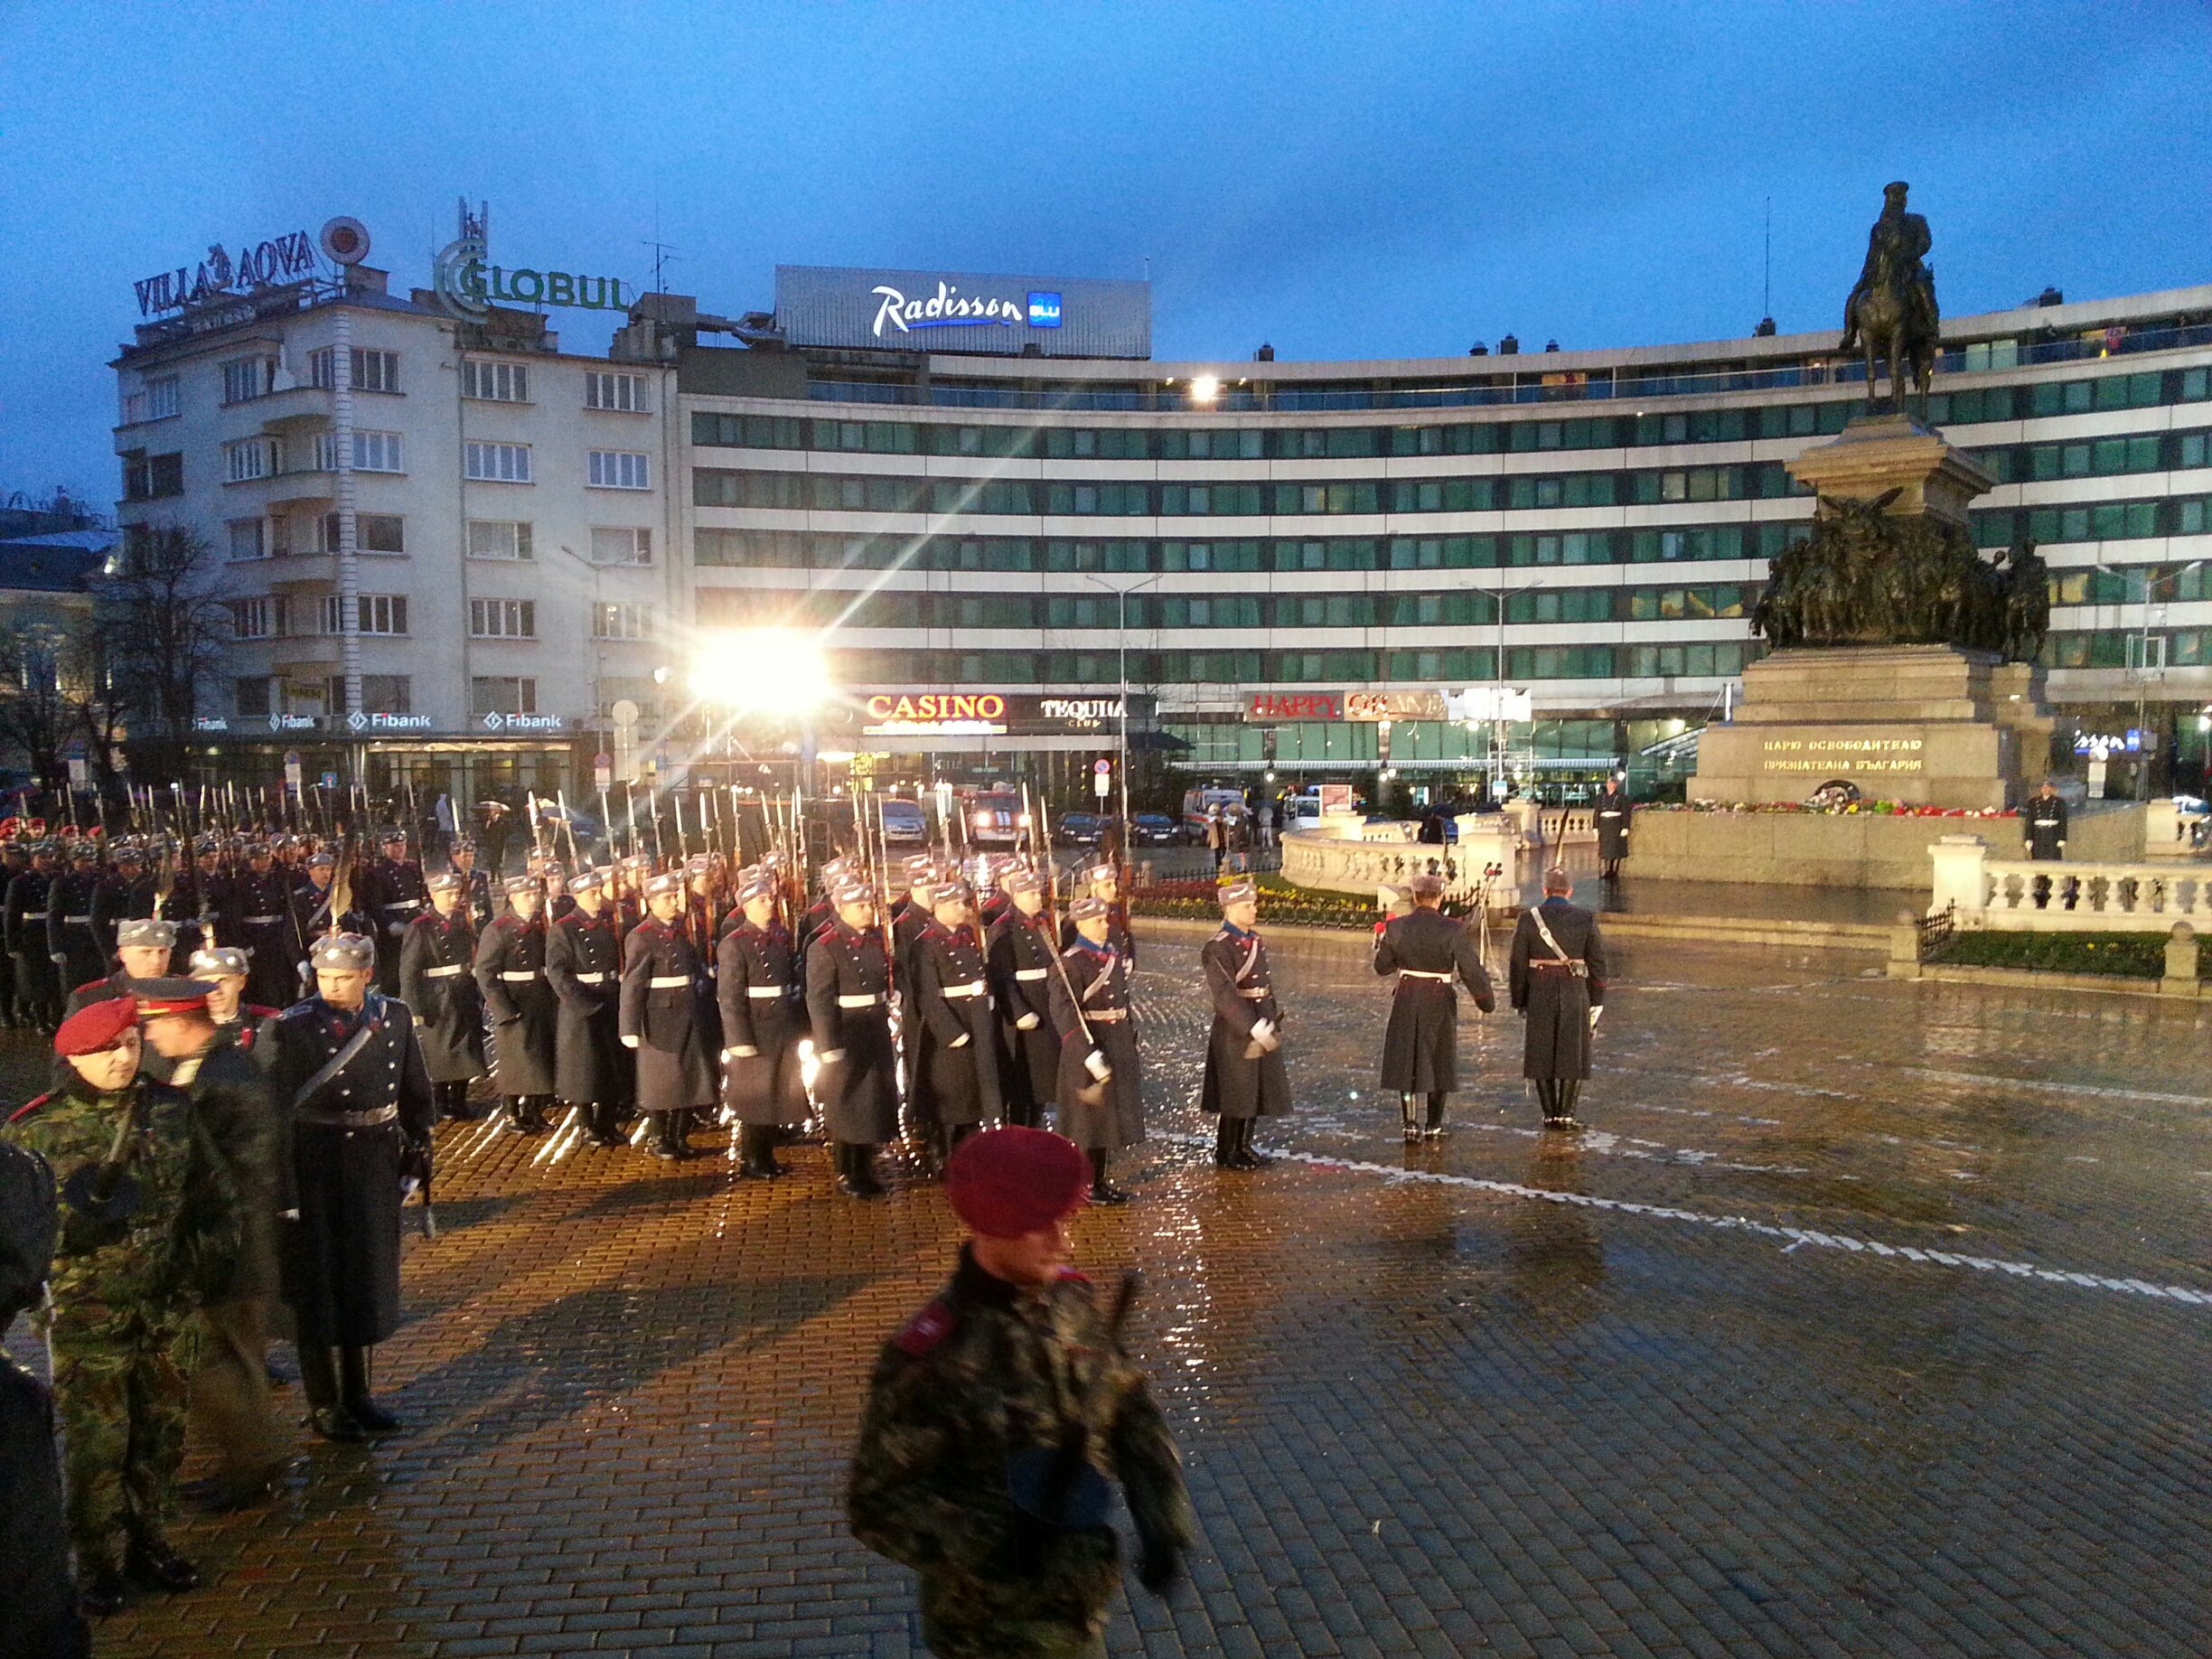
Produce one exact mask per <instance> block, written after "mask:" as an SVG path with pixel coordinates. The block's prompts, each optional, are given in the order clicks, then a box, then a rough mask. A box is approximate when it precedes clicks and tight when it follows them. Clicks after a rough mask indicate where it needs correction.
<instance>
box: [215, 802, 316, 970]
mask: <svg viewBox="0 0 2212 1659" xmlns="http://www.w3.org/2000/svg"><path fill="white" fill-rule="evenodd" d="M276 857H277V855H276V853H275V851H274V849H272V848H270V847H269V845H268V843H267V842H266V841H256V842H253V843H252V844H251V845H250V846H249V847H248V848H247V853H246V868H245V869H244V870H243V871H241V872H240V873H239V876H238V877H237V879H236V880H235V881H233V882H232V884H231V887H230V906H231V913H232V914H231V916H230V923H229V926H228V927H227V929H226V930H225V933H224V934H223V937H224V938H226V939H228V940H229V941H230V942H231V943H233V944H242V945H244V946H245V947H246V958H247V961H248V962H250V963H251V964H252V967H251V970H249V972H248V980H247V994H248V996H249V997H250V998H252V999H253V1000H254V1001H256V1002H258V1003H263V1004H266V1005H267V1006H268V1007H270V1008H289V1007H290V1006H291V1005H292V1004H293V1003H295V1002H296V1001H298V1000H299V997H300V982H299V969H298V966H297V964H298V962H299V961H300V960H301V959H300V957H299V956H298V955H297V954H296V953H295V948H296V947H297V946H298V945H300V944H302V943H304V941H302V940H300V939H298V938H296V937H295V927H294V925H293V922H292V879H291V877H290V876H287V875H286V874H285V873H284V872H283V871H282V870H279V869H278V868H277V865H276Z"/></svg>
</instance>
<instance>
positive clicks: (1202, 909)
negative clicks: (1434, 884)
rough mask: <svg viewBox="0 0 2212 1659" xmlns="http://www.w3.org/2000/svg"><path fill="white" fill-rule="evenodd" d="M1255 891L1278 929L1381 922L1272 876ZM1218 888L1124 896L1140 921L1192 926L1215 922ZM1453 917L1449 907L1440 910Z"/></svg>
mask: <svg viewBox="0 0 2212 1659" xmlns="http://www.w3.org/2000/svg"><path fill="white" fill-rule="evenodd" d="M1251 880H1252V882H1253V883H1254V884H1256V885H1257V886H1258V887H1259V889H1260V921H1261V924H1262V925H1265V924H1267V923H1274V924H1275V925H1276V926H1278V927H1335V928H1344V929H1347V930H1351V931H1355V932H1360V933H1365V932H1368V931H1370V930H1372V929H1373V926H1374V924H1375V923H1377V922H1379V921H1381V920H1382V913H1381V912H1379V911H1378V910H1376V909H1375V907H1374V906H1373V905H1372V904H1364V903H1362V902H1361V901H1360V900H1358V899H1356V898H1353V897H1351V896H1349V895H1345V894H1339V893H1318V892H1308V891H1307V890H1306V889H1305V888H1303V887H1296V886H1291V885H1290V883H1289V882H1287V881H1285V880H1284V879H1283V878H1282V876H1280V875H1279V873H1277V872H1275V871H1272V870H1270V871H1268V872H1266V873H1264V874H1262V875H1258V876H1252V877H1251ZM1219 890H1220V889H1219V886H1218V884H1216V883H1215V882H1214V881H1213V880H1212V879H1210V878H1207V877H1204V876H1201V877H1199V878H1197V879H1195V880H1188V881H1156V882H1154V883H1153V884H1152V885H1151V886H1146V887H1139V888H1137V889H1136V890H1135V891H1134V892H1133V893H1132V894H1131V895H1129V899H1130V904H1129V908H1130V910H1131V911H1132V913H1133V914H1137V915H1140V916H1180V917H1183V918H1186V919H1187V920H1190V921H1195V922H1213V921H1218V920H1219V919H1220V917H1221V904H1220V903H1219V902H1218V901H1217V900H1216V899H1215V897H1214V895H1215V893H1217V892H1218V891H1219ZM1445 910H1446V914H1448V915H1455V916H1456V915H1457V914H1460V912H1459V909H1458V908H1457V906H1454V905H1447V906H1446V907H1445Z"/></svg>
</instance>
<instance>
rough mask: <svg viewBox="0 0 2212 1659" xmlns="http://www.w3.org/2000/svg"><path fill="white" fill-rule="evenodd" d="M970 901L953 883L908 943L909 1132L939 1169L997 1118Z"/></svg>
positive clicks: (993, 1056)
mask: <svg viewBox="0 0 2212 1659" xmlns="http://www.w3.org/2000/svg"><path fill="white" fill-rule="evenodd" d="M973 897H974V895H973V894H972V892H971V891H970V888H969V886H968V884H967V883H966V882H964V881H962V880H961V879H960V878H959V877H958V876H954V877H952V878H951V879H949V880H946V881H942V882H940V883H939V884H938V886H937V888H936V891H935V893H934V895H933V904H932V917H931V923H930V925H929V926H928V927H927V928H925V929H923V932H922V933H921V936H920V937H919V938H918V939H916V940H915V942H914V1008H915V1011H916V1013H917V1014H918V1016H919V1018H918V1019H917V1021H916V1023H915V1028H914V1033H913V1036H912V1038H911V1039H910V1040H911V1041H912V1043H913V1045H914V1055H915V1058H914V1092H913V1094H912V1095H911V1096H909V1098H908V1102H907V1103H908V1105H909V1106H910V1107H911V1108H912V1110H913V1112H914V1121H915V1123H916V1125H917V1126H918V1127H919V1128H920V1129H921V1130H922V1132H923V1134H924V1135H925V1136H926V1137H927V1138H928V1141H929V1145H930V1148H931V1151H932V1153H933V1162H935V1163H937V1164H940V1165H942V1162H943V1161H944V1159H945V1158H948V1157H950V1156H951V1151H952V1148H955V1147H957V1146H958V1145H960V1143H961V1139H963V1138H964V1137H966V1136H967V1135H969V1134H971V1133H972V1132H973V1131H974V1130H975V1129H976V1126H977V1125H978V1124H980V1123H987V1122H989V1121H991V1120H994V1119H996V1118H997V1117H998V1116H999V1114H1000V1111H1001V1110H1002V1107H1001V1104H1000V1099H999V1092H998V1040H997V1032H996V1029H995V1027H996V1025H997V1021H996V1020H995V1019H994V1018H993V1017H992V1014H991V1001H990V979H989V974H988V973H987V972H986V970H985V968H984V961H983V945H982V942H981V940H980V937H979V934H978V933H977V931H976V928H975V926H974V912H973V909H972V908H971V906H972V902H973Z"/></svg>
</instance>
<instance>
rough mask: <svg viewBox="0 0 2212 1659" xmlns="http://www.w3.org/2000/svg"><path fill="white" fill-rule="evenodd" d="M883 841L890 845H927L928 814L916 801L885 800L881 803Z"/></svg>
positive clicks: (928, 836)
mask: <svg viewBox="0 0 2212 1659" xmlns="http://www.w3.org/2000/svg"><path fill="white" fill-rule="evenodd" d="M880 810H881V811H882V813H883V829H884V842H885V844H886V846H890V847H927V846H928V845H929V839H930V834H929V814H928V813H926V812H924V811H923V810H922V803H921V802H920V801H884V802H883V803H882V806H881V809H880Z"/></svg>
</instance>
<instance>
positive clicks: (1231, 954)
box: [1198, 881, 1290, 1169]
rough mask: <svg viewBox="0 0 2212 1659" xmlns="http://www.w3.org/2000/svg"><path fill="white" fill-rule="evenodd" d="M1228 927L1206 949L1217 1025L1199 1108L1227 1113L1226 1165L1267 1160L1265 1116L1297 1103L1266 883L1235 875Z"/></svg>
mask: <svg viewBox="0 0 2212 1659" xmlns="http://www.w3.org/2000/svg"><path fill="white" fill-rule="evenodd" d="M1217 897H1218V900H1219V903H1220V904H1221V911H1222V924H1221V931H1220V932H1218V933H1215V934H1214V937H1213V938H1211V939H1209V940H1207V941H1206V942H1205V943H1204V945H1203V946H1201V947H1200V948H1199V951H1198V962H1199V967H1200V969H1201V970H1203V971H1204V975H1205V987H1206V994H1207V995H1208V996H1209V997H1210V998H1212V999H1213V1003H1214V1028H1213V1030H1212V1031H1210V1032H1209V1033H1208V1034H1207V1036H1206V1056H1205V1076H1204V1082H1203V1083H1202V1084H1201V1086H1200V1089H1199V1093H1198V1109H1199V1110H1200V1111H1207V1112H1212V1113H1214V1115H1215V1116H1217V1117H1218V1118H1219V1119H1220V1120H1221V1121H1220V1125H1219V1127H1218V1129H1216V1131H1215V1134H1214V1163H1215V1164H1217V1165H1219V1166H1220V1167H1222V1168H1223V1169H1258V1168H1260V1167H1261V1166H1262V1165H1264V1164H1265V1163H1267V1161H1268V1160H1267V1159H1266V1158H1262V1157H1261V1155H1260V1153H1259V1152H1258V1151H1256V1150H1255V1149H1254V1148H1253V1147H1252V1128H1253V1126H1254V1124H1255V1123H1256V1122H1257V1121H1258V1120H1260V1119H1261V1118H1275V1117H1280V1116H1281V1115H1282V1114H1283V1113H1285V1112H1287V1111H1289V1110H1290V1074H1289V1069H1288V1068H1287V1067H1286V1066H1285V1065H1284V1064H1283V1055H1282V1008H1281V1007H1280V1005H1279V1004H1278V1003H1277V1002H1276V1000H1275V984H1274V980H1273V979H1272V978H1271V977H1270V975H1269V972H1268V961H1267V947H1266V946H1265V945H1263V944H1261V942H1260V933H1259V927H1260V889H1259V887H1258V886H1257V885H1256V884H1255V883H1252V882H1251V881H1233V882H1231V883H1230V884H1229V885H1228V886H1225V887H1223V888H1222V889H1221V891H1220V893H1219V894H1218V895H1217Z"/></svg>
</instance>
